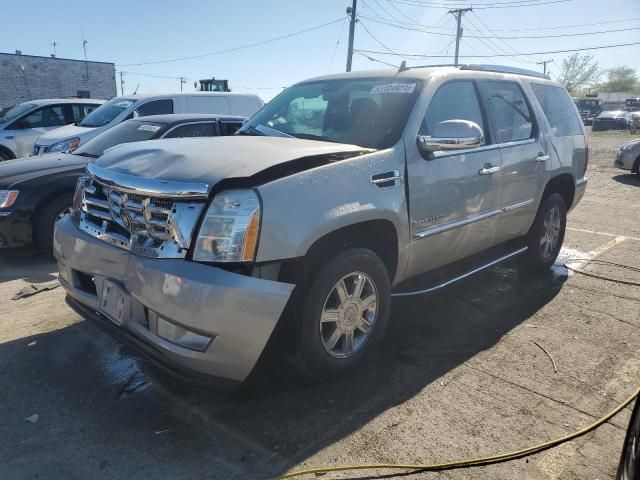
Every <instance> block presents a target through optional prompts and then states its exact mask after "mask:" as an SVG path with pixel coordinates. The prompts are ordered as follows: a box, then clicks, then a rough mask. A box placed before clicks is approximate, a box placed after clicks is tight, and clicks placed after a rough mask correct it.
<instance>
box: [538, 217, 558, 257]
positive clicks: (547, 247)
mask: <svg viewBox="0 0 640 480" xmlns="http://www.w3.org/2000/svg"><path fill="white" fill-rule="evenodd" d="M560 218H561V216H560V209H559V208H558V207H553V208H551V209H549V211H548V212H547V214H546V215H545V217H544V224H543V225H542V236H541V237H540V252H541V253H542V256H543V257H549V256H550V255H551V254H552V253H553V251H554V250H555V248H556V246H557V245H558V241H559V240H560V228H561V220H560Z"/></svg>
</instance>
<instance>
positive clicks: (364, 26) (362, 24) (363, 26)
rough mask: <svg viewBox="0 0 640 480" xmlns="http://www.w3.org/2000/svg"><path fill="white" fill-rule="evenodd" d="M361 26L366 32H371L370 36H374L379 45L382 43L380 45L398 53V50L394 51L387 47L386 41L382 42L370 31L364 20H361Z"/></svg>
mask: <svg viewBox="0 0 640 480" xmlns="http://www.w3.org/2000/svg"><path fill="white" fill-rule="evenodd" d="M360 26H361V27H362V28H363V29H364V31H365V32H367V33H368V34H369V36H370V37H371V38H373V39H374V40H375V41H376V43H377V44H378V45H380V46H381V47H382V48H384V49H385V50H388V51H389V52H391V53H393V54H396V52H394V51H393V50H391V49H390V48H389V47H387V46H386V45H385V44H384V43H382V42H381V41H380V40H378V38H377V37H376V36H375V35H374V34H373V33H371V32H370V31H369V29H368V28H367V26H366V25H365V24H364V23H363V22H362V20H360Z"/></svg>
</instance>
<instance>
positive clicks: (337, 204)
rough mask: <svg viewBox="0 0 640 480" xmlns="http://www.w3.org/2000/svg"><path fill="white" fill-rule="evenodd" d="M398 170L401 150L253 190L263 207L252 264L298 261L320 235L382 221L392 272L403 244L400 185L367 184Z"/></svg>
mask: <svg viewBox="0 0 640 480" xmlns="http://www.w3.org/2000/svg"><path fill="white" fill-rule="evenodd" d="M392 170H398V171H399V172H400V173H401V174H402V175H404V171H405V165H404V147H403V144H402V142H399V143H398V144H396V145H395V146H394V147H392V148H390V149H387V150H383V151H378V152H373V153H371V154H367V155H362V156H359V157H355V158H351V159H347V160H343V161H338V162H334V163H330V164H328V165H323V166H321V167H318V168H314V169H312V170H307V171H303V172H300V173H297V174H295V175H291V176H288V177H285V178H281V179H278V180H275V181H272V182H269V183H267V184H265V185H262V186H260V187H258V191H259V192H260V196H261V198H262V202H263V214H262V215H263V216H262V228H261V234H260V243H259V245H258V253H257V257H256V260H257V261H259V262H266V261H273V260H283V259H289V258H297V257H302V256H304V255H305V254H306V253H307V251H308V250H309V248H310V247H311V245H313V244H314V243H315V242H316V241H317V240H318V239H320V238H321V237H323V236H324V235H326V234H328V233H330V232H332V231H335V230H337V229H339V228H343V227H346V226H349V225H354V224H356V223H360V222H364V221H368V220H388V221H390V222H391V223H393V225H394V226H395V228H396V231H397V233H398V246H399V252H398V270H399V272H400V271H401V270H403V267H404V264H405V259H404V258H403V254H404V250H405V248H404V247H405V246H406V245H407V244H408V241H409V239H408V231H409V227H408V220H407V219H408V215H407V202H406V196H405V188H404V183H403V181H398V182H396V185H395V186H393V187H391V188H380V187H379V186H376V185H375V184H373V183H371V177H372V175H375V174H378V173H383V172H388V171H392Z"/></svg>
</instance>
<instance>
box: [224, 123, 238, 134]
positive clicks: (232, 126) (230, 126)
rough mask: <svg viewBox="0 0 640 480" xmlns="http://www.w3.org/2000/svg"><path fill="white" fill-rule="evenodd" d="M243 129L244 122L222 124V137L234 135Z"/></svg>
mask: <svg viewBox="0 0 640 480" xmlns="http://www.w3.org/2000/svg"><path fill="white" fill-rule="evenodd" d="M241 127H242V122H220V135H233V134H234V133H236V132H237V131H238V130H240V128H241Z"/></svg>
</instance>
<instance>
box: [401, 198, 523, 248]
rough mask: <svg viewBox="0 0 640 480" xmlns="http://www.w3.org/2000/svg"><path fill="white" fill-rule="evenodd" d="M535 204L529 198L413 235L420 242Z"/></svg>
mask: <svg viewBox="0 0 640 480" xmlns="http://www.w3.org/2000/svg"><path fill="white" fill-rule="evenodd" d="M533 202H535V199H533V198H528V199H527V200H523V201H522V202H517V203H511V204H509V205H505V206H504V207H502V208H496V209H493V210H487V211H486V212H482V213H478V214H476V215H472V216H470V217H465V218H462V219H460V220H456V221H454V222H451V223H445V224H444V225H437V226H435V227H429V228H425V229H423V230H419V231H417V232H415V233H414V234H413V239H414V240H419V239H421V238H425V237H430V236H431V235H436V234H438V233H442V232H446V231H447V230H452V229H454V228H458V227H463V226H465V225H469V224H470V223H473V222H478V221H480V220H484V219H485V218H489V217H494V216H496V215H500V214H502V213H507V212H511V211H513V210H516V209H518V208H522V207H526V206H528V205H531V204H532V203H533Z"/></svg>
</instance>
